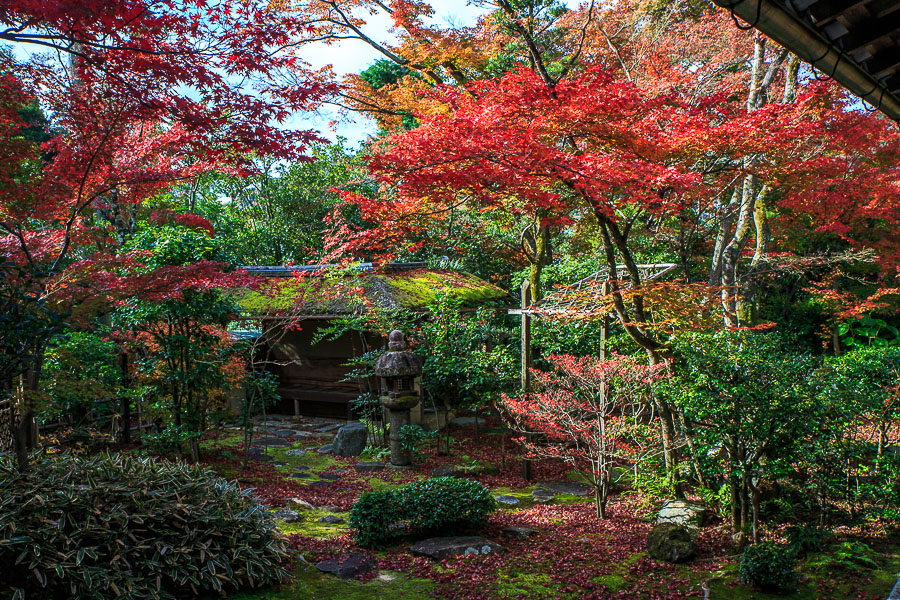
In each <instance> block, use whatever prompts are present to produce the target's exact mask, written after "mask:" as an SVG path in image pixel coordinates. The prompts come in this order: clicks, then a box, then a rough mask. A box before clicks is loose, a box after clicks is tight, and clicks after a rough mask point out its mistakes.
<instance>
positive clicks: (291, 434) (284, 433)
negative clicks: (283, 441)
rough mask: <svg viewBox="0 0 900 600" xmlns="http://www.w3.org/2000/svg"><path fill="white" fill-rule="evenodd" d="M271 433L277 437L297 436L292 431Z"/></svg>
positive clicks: (285, 430)
mask: <svg viewBox="0 0 900 600" xmlns="http://www.w3.org/2000/svg"><path fill="white" fill-rule="evenodd" d="M273 433H274V434H275V435H277V436H279V437H291V436H293V435H297V432H296V431H294V430H293V429H278V430H276V431H274V432H273Z"/></svg>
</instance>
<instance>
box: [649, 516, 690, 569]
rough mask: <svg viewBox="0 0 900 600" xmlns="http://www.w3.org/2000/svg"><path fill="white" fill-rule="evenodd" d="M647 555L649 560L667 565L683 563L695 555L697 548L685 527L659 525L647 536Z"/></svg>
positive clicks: (667, 524) (668, 524)
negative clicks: (659, 561)
mask: <svg viewBox="0 0 900 600" xmlns="http://www.w3.org/2000/svg"><path fill="white" fill-rule="evenodd" d="M647 553H648V554H649V555H650V557H651V558H655V559H656V560H662V561H665V562H668V563H683V562H687V561H689V560H691V559H692V558H694V556H696V555H697V546H696V545H695V544H694V541H693V540H692V539H691V532H690V531H689V530H688V528H687V527H684V526H681V525H676V524H674V523H659V524H657V525H656V526H654V527H653V529H652V530H651V531H650V534H649V535H648V536H647Z"/></svg>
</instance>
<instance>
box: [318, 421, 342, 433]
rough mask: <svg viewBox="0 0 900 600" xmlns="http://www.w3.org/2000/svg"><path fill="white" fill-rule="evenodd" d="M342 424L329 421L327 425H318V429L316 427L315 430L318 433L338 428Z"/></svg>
mask: <svg viewBox="0 0 900 600" xmlns="http://www.w3.org/2000/svg"><path fill="white" fill-rule="evenodd" d="M343 426H344V424H343V423H329V424H328V425H324V426H322V427H319V428H318V429H316V431H318V432H319V433H327V432H329V431H334V430H335V429H340V428H341V427H343Z"/></svg>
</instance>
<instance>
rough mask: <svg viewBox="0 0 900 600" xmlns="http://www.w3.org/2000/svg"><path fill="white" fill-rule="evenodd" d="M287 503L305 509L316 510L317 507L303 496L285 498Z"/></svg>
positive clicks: (292, 506)
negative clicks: (302, 497)
mask: <svg viewBox="0 0 900 600" xmlns="http://www.w3.org/2000/svg"><path fill="white" fill-rule="evenodd" d="M285 503H286V504H288V505H289V506H290V507H291V508H297V509H300V508H302V509H303V510H315V509H316V507H315V506H313V505H312V504H310V503H309V502H307V501H306V500H303V499H301V498H288V499H287V500H285Z"/></svg>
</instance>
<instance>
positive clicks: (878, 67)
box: [866, 47, 900, 77]
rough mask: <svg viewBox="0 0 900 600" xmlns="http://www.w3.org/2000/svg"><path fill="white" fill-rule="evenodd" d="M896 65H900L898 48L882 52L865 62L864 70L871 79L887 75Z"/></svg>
mask: <svg viewBox="0 0 900 600" xmlns="http://www.w3.org/2000/svg"><path fill="white" fill-rule="evenodd" d="M898 65H900V48H897V47H891V48H888V49H885V50H882V51H881V52H879V53H878V54H876V55H875V56H873V57H872V58H870V59H869V60H868V61H866V68H867V69H869V73H871V74H872V76H873V77H878V76H879V75H881V74H883V73H887V72H888V71H890V70H891V69H894V68H896V67H897V66H898Z"/></svg>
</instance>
